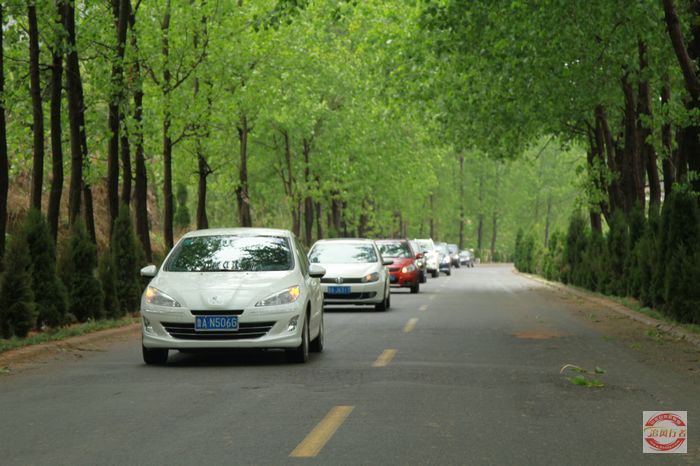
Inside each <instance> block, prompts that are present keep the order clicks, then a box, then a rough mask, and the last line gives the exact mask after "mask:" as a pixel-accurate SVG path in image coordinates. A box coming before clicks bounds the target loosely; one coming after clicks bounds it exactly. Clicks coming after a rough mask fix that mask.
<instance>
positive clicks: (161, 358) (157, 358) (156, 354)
mask: <svg viewBox="0 0 700 466" xmlns="http://www.w3.org/2000/svg"><path fill="white" fill-rule="evenodd" d="M141 353H142V354H143V362H145V363H146V364H148V365H149V366H162V365H164V364H165V363H166V362H168V350H167V349H162V348H146V347H145V346H143V345H141Z"/></svg>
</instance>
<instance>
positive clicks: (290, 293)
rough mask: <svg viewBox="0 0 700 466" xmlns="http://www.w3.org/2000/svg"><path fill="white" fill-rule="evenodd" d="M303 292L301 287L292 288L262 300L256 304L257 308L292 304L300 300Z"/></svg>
mask: <svg viewBox="0 0 700 466" xmlns="http://www.w3.org/2000/svg"><path fill="white" fill-rule="evenodd" d="M300 294H301V291H300V290H299V286H297V285H295V286H290V287H289V288H287V289H286V290H282V291H279V292H277V293H275V294H272V295H270V296H268V297H267V298H265V299H261V300H260V301H258V302H257V303H256V304H255V307H263V306H281V305H283V304H291V303H293V302H295V301H296V300H297V299H299V295H300Z"/></svg>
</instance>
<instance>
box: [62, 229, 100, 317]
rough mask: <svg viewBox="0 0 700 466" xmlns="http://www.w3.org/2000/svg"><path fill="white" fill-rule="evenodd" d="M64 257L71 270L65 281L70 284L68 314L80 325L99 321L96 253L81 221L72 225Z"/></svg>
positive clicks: (98, 285)
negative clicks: (80, 323) (89, 320)
mask: <svg viewBox="0 0 700 466" xmlns="http://www.w3.org/2000/svg"><path fill="white" fill-rule="evenodd" d="M66 254H67V261H68V262H69V268H70V272H69V273H70V276H69V277H68V278H67V280H68V281H69V283H70V285H69V287H68V303H69V305H68V310H69V312H70V313H71V314H73V316H74V317H75V318H76V319H77V320H78V321H80V322H84V321H86V320H88V319H98V318H101V317H102V316H103V315H104V294H103V292H102V286H101V284H100V282H99V280H98V279H97V278H96V277H95V268H96V267H97V252H96V249H95V245H94V244H92V241H91V240H90V237H89V236H88V233H87V230H86V229H85V225H83V222H82V220H80V219H78V220H76V221H75V222H73V225H72V227H71V233H70V239H69V241H68V247H67V248H66Z"/></svg>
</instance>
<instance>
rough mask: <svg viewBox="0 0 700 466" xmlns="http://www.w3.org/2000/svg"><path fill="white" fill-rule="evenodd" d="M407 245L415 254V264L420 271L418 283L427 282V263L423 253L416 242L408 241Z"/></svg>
mask: <svg viewBox="0 0 700 466" xmlns="http://www.w3.org/2000/svg"><path fill="white" fill-rule="evenodd" d="M409 244H410V245H411V248H412V249H413V252H415V253H416V261H415V264H416V267H418V270H419V271H420V282H421V283H425V282H427V281H428V263H427V261H426V258H425V252H423V248H421V247H420V245H419V244H418V243H417V242H416V240H410V241H409Z"/></svg>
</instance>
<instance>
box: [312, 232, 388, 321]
mask: <svg viewBox="0 0 700 466" xmlns="http://www.w3.org/2000/svg"><path fill="white" fill-rule="evenodd" d="M309 259H310V260H311V265H320V266H322V267H323V268H324V269H325V270H326V275H325V276H324V277H323V278H322V279H321V286H322V287H323V291H324V297H325V303H326V304H358V305H362V304H373V305H374V306H375V309H376V310H378V311H385V310H387V309H389V307H390V306H391V291H390V287H389V271H388V270H387V268H386V266H387V265H391V264H393V263H394V261H393V260H391V259H382V255H381V254H380V252H379V248H378V247H377V245H376V244H375V242H374V241H372V240H370V239H325V240H319V241H317V242H316V244H314V245H313V247H312V248H311V251H310V252H309Z"/></svg>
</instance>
